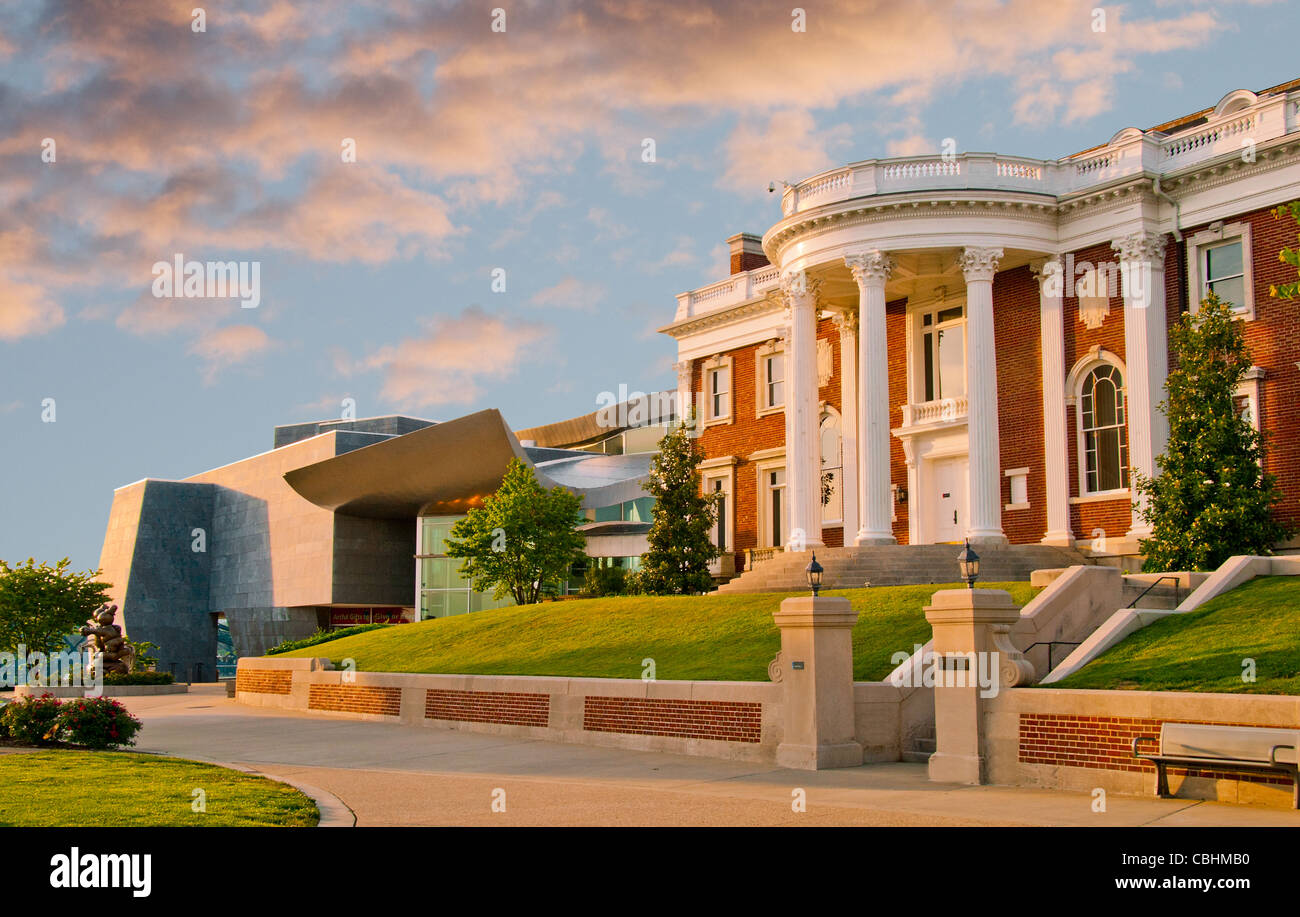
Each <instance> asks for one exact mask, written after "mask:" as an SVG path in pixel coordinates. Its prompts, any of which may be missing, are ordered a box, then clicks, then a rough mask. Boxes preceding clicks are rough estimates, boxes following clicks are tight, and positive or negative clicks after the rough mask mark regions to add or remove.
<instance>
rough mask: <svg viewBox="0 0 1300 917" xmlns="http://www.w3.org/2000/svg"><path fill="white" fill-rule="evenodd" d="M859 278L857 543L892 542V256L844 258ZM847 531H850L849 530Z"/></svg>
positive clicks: (874, 252)
mask: <svg viewBox="0 0 1300 917" xmlns="http://www.w3.org/2000/svg"><path fill="white" fill-rule="evenodd" d="M844 262H845V263H846V264H847V265H848V266H849V270H851V271H852V272H853V279H854V280H856V281H857V282H858V354H859V363H860V367H859V370H858V380H859V382H858V419H859V439H860V443H861V445H860V448H859V453H860V455H861V458H860V460H859V464H858V475H859V479H858V486H859V489H860V491H861V493H862V527H861V528H860V529H859V530H858V536H857V539H856V542H857V544H860V545H868V544H893V543H894V525H893V522H892V521H891V519H890V516H891V513H890V508H891V507H890V499H891V496H890V489H889V364H888V362H887V360H888V353H887V350H886V347H885V282H886V281H887V280H888V279H889V274H890V271H892V270H893V268H894V262H893V259H891V258H890V257H889V256H888V255H887V254H885V253H884V252H881V251H877V250H875V249H872V250H871V251H866V252H861V253H859V254H855V255H850V256H848V257H847V258H845V259H844ZM845 531H846V532H847V531H848V530H847V529H846V530H845Z"/></svg>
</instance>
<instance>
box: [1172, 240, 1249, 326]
mask: <svg viewBox="0 0 1300 917" xmlns="http://www.w3.org/2000/svg"><path fill="white" fill-rule="evenodd" d="M1187 249H1188V250H1187V255H1188V257H1187V272H1188V284H1187V289H1188V290H1189V292H1190V296H1191V299H1192V303H1191V308H1192V312H1193V313H1195V312H1196V311H1197V310H1198V308H1199V307H1200V304H1201V300H1202V299H1204V298H1205V297H1206V296H1208V295H1209V294H1210V293H1211V292H1213V293H1216V294H1217V295H1218V297H1219V298H1220V299H1222V300H1223V301H1225V302H1229V303H1232V306H1233V309H1234V310H1235V311H1236V312H1237V314H1238V315H1240V316H1241V317H1242V318H1244V319H1245V320H1247V321H1250V320H1251V319H1253V318H1254V317H1255V294H1254V276H1253V271H1252V269H1251V238H1250V224H1249V223H1229V224H1227V225H1216V226H1213V227H1211V228H1210V229H1207V230H1205V231H1204V232H1198V233H1196V234H1195V235H1193V236H1191V237H1190V238H1189V239H1188V240H1187Z"/></svg>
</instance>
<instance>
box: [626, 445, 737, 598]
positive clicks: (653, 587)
mask: <svg viewBox="0 0 1300 917" xmlns="http://www.w3.org/2000/svg"><path fill="white" fill-rule="evenodd" d="M703 458H704V456H703V455H702V454H701V453H700V452H699V451H698V450H697V449H696V448H695V441H694V440H693V439H691V436H690V424H689V421H688V423H684V424H681V425H679V426H677V427H676V428H674V429H673V430H672V431H671V432H669V434H668V435H667V436H665V437H664V438H663V439H662V440H660V441H659V453H658V455H656V456H655V457H654V458H653V459H652V460H651V462H650V478H649V480H647V481H646V482H645V484H644V485H642V486H643V487H644V488H645V489H646V490H647V491H648V492H649V493H651V494H654V498H655V504H654V510H653V516H654V521H653V522H652V523H651V525H650V533H649V535H648V536H647V540H648V541H649V546H650V550H648V551H647V552H646V553H645V554H644V555H643V556H642V558H641V572H640V576H639V577H638V585H639V588H641V589H642V590H644V591H645V592H646V593H648V594H651V595H692V594H695V593H699V592H707V591H709V590H710V589H712V588H713V577H712V575H710V573H709V564H710V563H711V562H712V561H713V560H714V558H716V557H717V556H718V548H717V546H716V545H714V543H713V523H714V520H715V514H716V509H717V497H716V496H715V495H713V494H705V493H703V492H702V491H701V489H700V471H699V466H700V462H701V461H702V460H703Z"/></svg>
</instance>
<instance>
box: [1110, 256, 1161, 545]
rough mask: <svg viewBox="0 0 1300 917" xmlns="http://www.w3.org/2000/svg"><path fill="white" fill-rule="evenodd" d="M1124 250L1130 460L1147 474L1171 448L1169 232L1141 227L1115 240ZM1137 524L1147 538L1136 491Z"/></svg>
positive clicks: (1136, 531)
mask: <svg viewBox="0 0 1300 917" xmlns="http://www.w3.org/2000/svg"><path fill="white" fill-rule="evenodd" d="M1111 248H1113V249H1114V250H1115V251H1116V252H1118V253H1119V257H1120V276H1121V277H1122V279H1123V285H1124V362H1125V363H1126V364H1127V367H1126V368H1127V372H1126V374H1125V377H1124V388H1125V391H1126V393H1127V399H1126V400H1127V407H1128V464H1129V471H1130V485H1129V486H1130V487H1131V486H1132V472H1134V471H1136V472H1139V473H1141V474H1143V475H1145V476H1146V477H1154V476H1155V473H1156V470H1157V469H1156V456H1158V455H1160V454H1161V453H1162V452H1164V451H1165V443H1166V441H1167V440H1168V438H1169V424H1168V421H1167V420H1166V419H1165V416H1164V415H1163V414H1161V413H1160V410H1159V408H1158V405H1159V404H1160V400H1161V399H1162V398H1163V397H1164V386H1165V376H1166V375H1167V374H1168V371H1169V345H1168V341H1167V339H1166V333H1165V322H1166V316H1165V257H1164V256H1165V237H1164V235H1163V234H1161V233H1155V232H1137V233H1133V234H1132V235H1130V236H1126V237H1124V238H1123V239H1117V240H1115V241H1114V242H1112V243H1111ZM1134 499H1135V505H1134V507H1133V516H1132V526H1131V528H1130V529H1129V533H1128V537H1130V538H1145V537H1147V536H1149V535H1150V534H1151V526H1149V525H1147V524H1146V523H1145V522H1143V521H1142V518H1141V516H1140V515H1139V514H1138V508H1139V506H1140V505H1141V501H1138V500H1137V495H1136V494H1134Z"/></svg>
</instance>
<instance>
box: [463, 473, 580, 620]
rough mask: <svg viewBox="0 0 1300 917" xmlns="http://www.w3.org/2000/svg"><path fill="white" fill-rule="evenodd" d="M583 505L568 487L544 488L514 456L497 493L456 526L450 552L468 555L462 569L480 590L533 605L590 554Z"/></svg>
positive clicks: (472, 510)
mask: <svg viewBox="0 0 1300 917" xmlns="http://www.w3.org/2000/svg"><path fill="white" fill-rule="evenodd" d="M581 509H582V498H581V497H578V496H574V495H573V494H572V493H570V492H569V491H567V490H565V489H564V488H563V487H553V488H551V489H550V490H549V491H548V490H544V489H543V488H542V485H541V484H538V483H537V477H536V476H535V475H534V474H533V470H532V468H530V467H528V465H526V464H524V463H523V462H521V461H520V460H519V459H517V458H516V459H511V460H510V466H509V467H508V468H507V469H506V473H505V477H504V478H503V479H502V481H501V486H500V487H499V488H497V492H496V493H494V494H493V495H492V496H490V497H488V498H487V499H485V500H484V501H483V505H482V507H475V508H474V509H471V510H470V511H469V512H468V513H467V514H466V516H465V518H464V519H462V520H460V521H459V522H457V523H456V524H455V525H454V526H452V527H451V531H450V532H449V533H448V538H447V547H446V551H447V556H449V557H463V558H464V559H465V562H464V563H463V564H461V567H460V572H461V575H462V576H466V577H468V578H469V579H470V581H471V583H472V584H473V586H474V589H475V590H477V591H479V592H487V591H488V590H491V591H492V596H493V598H497V599H500V598H504V597H505V595H506V594H507V593H508V594H509V595H511V596H512V597H513V598H514V600H515V602H516V603H517V604H519V605H530V604H532V603H533V602H536V601H537V599H538V597H539V596H540V595H541V594H542V591H543V589H545V588H547V587H554V586H557V585H558V584H559V583H560V582H562V581H563V580H565V579H566V578H567V577H568V575H569V568H570V567H572V566H573V564H575V563H577V562H578V561H581V560H582V559H583V558H584V557H585V553H584V551H583V547H584V545H585V544H586V537H585V536H584V535H583V534H582V532H580V531H578V528H577V520H578V513H579V511H580V510H581Z"/></svg>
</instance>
